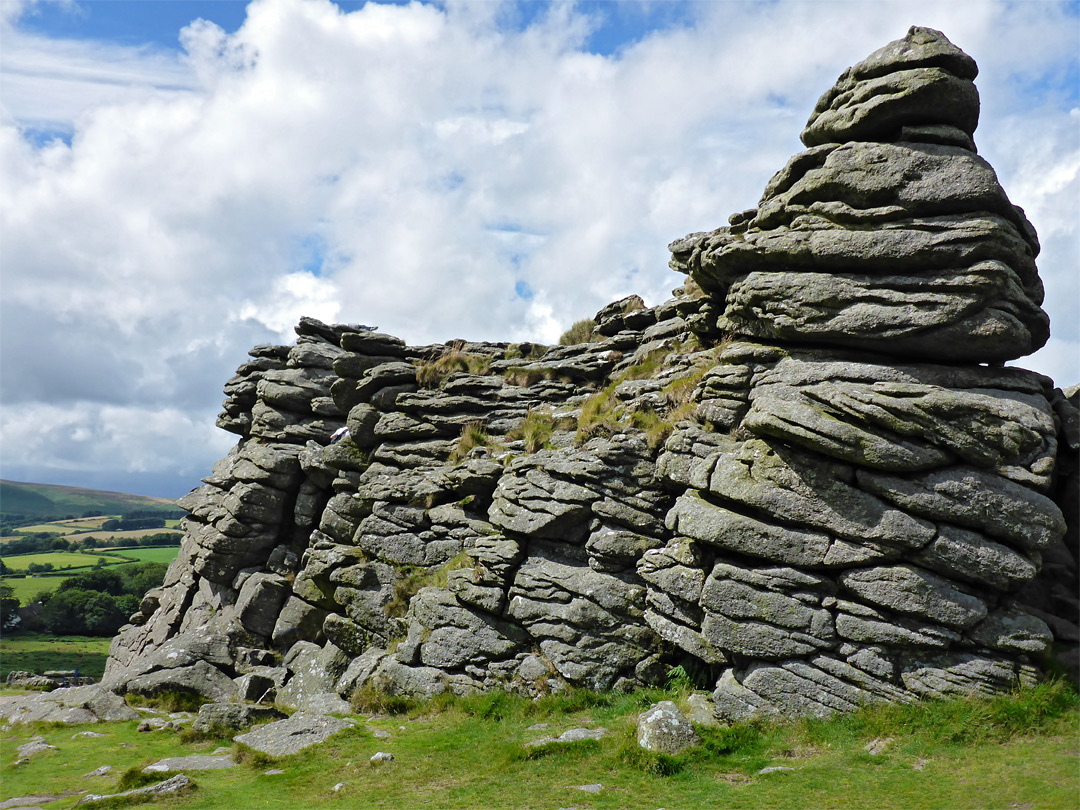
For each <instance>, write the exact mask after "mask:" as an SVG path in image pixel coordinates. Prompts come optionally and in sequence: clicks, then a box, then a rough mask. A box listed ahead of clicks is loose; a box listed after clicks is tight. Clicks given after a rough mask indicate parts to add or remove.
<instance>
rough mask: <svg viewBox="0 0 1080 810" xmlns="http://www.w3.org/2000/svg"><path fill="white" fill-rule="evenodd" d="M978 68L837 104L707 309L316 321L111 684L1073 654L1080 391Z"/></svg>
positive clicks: (692, 240) (901, 670)
mask: <svg viewBox="0 0 1080 810" xmlns="http://www.w3.org/2000/svg"><path fill="white" fill-rule="evenodd" d="M976 73H977V69H976V67H975V63H974V61H973V60H972V59H971V58H970V57H968V56H967V55H966V54H964V53H962V52H961V51H960V50H959V49H958V48H956V47H955V46H954V45H952V43H950V42H949V41H948V40H947V39H946V38H945V37H944V35H942V34H941V33H939V32H936V31H932V30H930V29H922V28H913V29H912V30H911V31H910V32H909V33H908V35H907V36H906V37H905V38H904V39H902V40H899V41H897V42H894V43H890V44H889V45H887V46H886V47H885V48H883V49H881V50H879V51H877V52H876V53H874V54H872V55H871V56H870V57H868V58H867V59H866V60H864V61H863V62H860V63H859V64H858V65H855V66H853V67H852V68H849V69H848V70H847V71H845V72H844V74H843V75H842V76H841V77H840V79H839V80H838V81H837V84H836V85H835V86H834V87H833V88H832V89H831V90H829V91H828V92H827V93H825V95H823V96H822V98H821V100H820V101H819V102H818V104H817V107H816V108H815V110H814V112H813V114H812V116H811V118H810V120H809V122H808V124H807V127H806V129H805V130H804V132H803V142H804V143H805V145H806V146H807V149H806V151H804V152H800V153H799V154H797V155H795V156H794V157H792V158H791V160H789V161H788V163H787V165H786V166H785V167H784V168H783V169H781V171H780V172H778V173H777V174H776V175H775V176H774V177H773V178H772V180H770V181H769V183H768V184H767V186H766V188H765V192H764V194H763V196H762V199H761V201H760V202H759V204H758V206H757V207H756V208H755V209H751V210H749V211H745V212H743V213H740V214H736V215H734V216H732V217H731V218H730V220H729V225H727V226H724V227H720V228H717V229H716V230H715V231H712V232H709V233H695V234H690V235H689V236H687V237H685V238H683V239H680V240H677V241H676V242H674V243H672V245H671V252H672V260H671V266H672V267H673V268H674V269H675V270H677V271H679V272H682V273H685V274H687V275H688V276H689V279H688V280H687V281H686V283H685V284H684V285H683V286H682V287H681V288H679V289H678V290H676V291H675V292H674V294H673V298H671V299H670V300H668V301H666V302H664V303H663V304H660V305H659V306H655V307H646V306H644V302H643V301H642V300H641V299H640V298H638V297H636V296H631V297H630V298H627V299H623V300H621V301H617V302H614V303H612V304H611V305H609V306H607V307H605V308H604V309H603V310H601V312H599V313H598V314H597V316H596V319H595V321H596V328H595V330H594V332H593V339H592V340H591V341H590V342H588V343H585V344H580V345H576V346H555V347H543V346H534V345H530V344H520V345H516V346H512V345H509V344H496V343H470V342H465V341H455V342H453V343H449V344H444V345H436V346H419V347H417V346H407V345H405V343H404V342H403V341H401V340H399V339H398V338H395V337H392V336H390V335H385V334H381V333H378V332H375V331H372V330H369V329H367V328H364V327H355V326H349V325H340V324H339V325H327V324H323V323H320V322H318V321H315V320H313V319H309V318H305V319H302V320H301V322H300V324H299V325H298V326H297V328H296V331H297V335H298V338H297V342H296V344H295V345H294V346H258V347H256V348H254V349H252V351H251V353H250V354H251V360H250V361H248V362H247V363H245V364H244V365H242V366H241V367H240V368H239V369H238V371H237V375H236V376H235V377H234V378H233V379H231V380H229V382H228V383H226V386H225V391H226V395H227V399H226V401H225V405H224V412H223V413H222V414H221V416H220V418H219V422H218V423H219V425H220V426H221V427H223V428H224V429H226V430H229V431H232V432H233V433H236V434H237V435H238V436H239V437H240V441H239V442H238V444H237V446H236V447H235V448H234V450H233V451H232V452H230V454H229V455H228V456H226V457H225V458H224V459H222V460H221V461H220V462H218V463H217V464H216V465H215V467H214V469H213V471H212V473H211V474H210V475H209V476H208V477H207V478H206V479H204V481H205V485H204V486H202V487H200V488H199V489H197V490H195V491H193V492H192V493H190V494H189V495H188V496H186V497H185V498H183V499H182V500H181V502H180V503H181V505H182V506H184V508H185V509H187V510H188V511H189V513H190V514H189V516H188V517H187V518H186V519H185V532H186V535H185V540H184V545H183V549H182V551H181V554H180V556H179V557H178V558H177V560H176V561H175V562H174V563H173V565H172V566H171V568H170V569H169V573H168V575H167V578H166V580H165V583H164V585H163V586H162V587H161V588H159V589H155V590H154V591H151V592H150V593H149V594H147V595H146V597H145V599H144V600H143V603H142V607H141V608H140V611H139V613H137V614H136V615H135V616H133V617H132V623H131V625H130V626H128V627H126V628H125V629H124V630H123V631H121V633H120V635H119V636H118V637H117V639H116V640H115V642H114V643H113V646H112V649H111V652H110V659H109V664H108V669H107V672H106V677H105V684H106V685H107V686H108V687H109V688H112V689H114V690H116V691H118V692H124V691H126V690H134V691H142V692H153V691H157V690H162V689H182V690H187V691H193V692H198V693H200V694H202V695H204V696H206V697H208V698H210V699H212V700H215V701H222V700H232V699H247V700H258V699H263V700H266V701H271V700H274V699H276V700H277V701H278V702H280V703H282V704H284V705H288V706H292V707H295V708H301V709H304V710H305V711H308V712H315V713H319V714H327V713H335V712H340V711H343V710H344V709H345V708H347V707H346V703H345V700H347V699H348V697H349V696H350V695H351V694H352V693H353V692H354V691H355V690H356V689H357V688H360V687H365V686H373V687H375V688H378V689H382V690H385V691H388V692H391V693H394V694H404V695H413V696H419V697H429V696H432V695H435V694H438V693H440V692H443V691H446V690H451V691H454V692H469V691H473V690H483V689H501V688H509V689H515V690H518V691H521V692H524V693H527V694H538V693H542V692H547V691H552V690H558V689H561V688H564V687H565V686H566V685H575V686H585V687H589V688H595V689H608V688H615V689H628V688H633V687H636V686H640V685H644V684H656V683H663V682H664V681H665V679H666V678H667V676H668V673H669V672H670V670H671V668H672V667H673V666H676V665H681V666H682V667H683V672H685V673H688V675H689V676H690V677H692V678H694V679H696V680H697V681H698V682H699V683H700V684H708V685H709V687H710V688H711V689H713V690H714V693H713V695H714V702H715V712H716V714H717V716H718V717H720V718H721V719H728V720H733V719H738V718H743V717H748V716H751V715H756V714H763V713H764V714H780V715H785V716H791V715H798V714H807V713H809V714H824V713H829V712H833V711H844V710H849V709H853V708H855V707H857V706H859V705H861V704H864V703H867V702H874V701H912V700H916V699H919V698H921V697H926V696H941V695H955V694H967V693H971V692H975V693H980V694H989V693H993V692H997V691H1001V690H1006V689H1009V688H1011V687H1012V686H1014V685H1015V684H1017V683H1027V682H1031V681H1034V680H1036V679H1037V678H1039V677H1040V673H1041V672H1042V671H1043V670H1044V668H1045V666H1046V663H1047V660H1048V656H1049V655H1050V654H1051V652H1052V651H1054V650H1055V649H1056V652H1057V653H1058V654H1059V655H1062V656H1063V657H1064V659H1065V660H1066V661H1067V662H1068V661H1069V660H1070V659H1069V656H1070V655H1071V656H1075V651H1076V645H1077V642H1078V641H1080V630H1078V627H1077V624H1078V615H1077V614H1078V602H1077V556H1078V553H1077V546H1078V540H1077V487H1078V480H1077V470H1078V467H1080V465H1078V463H1077V452H1078V448H1080V427H1078V418H1077V415H1078V411H1077V406H1078V404H1080V402H1078V395H1077V391H1076V390H1075V389H1070V390H1069V391H1068V392H1062V391H1060V390H1057V389H1055V388H1054V385H1053V383H1052V382H1051V381H1050V380H1049V379H1047V378H1045V377H1043V376H1041V375H1038V374H1035V373H1033V372H1029V371H1025V370H1023V369H1020V368H1005V367H1003V361H1006V360H1010V359H1014V358H1018V357H1021V356H1023V355H1025V354H1028V353H1030V352H1032V351H1034V350H1035V349H1037V348H1039V347H1040V346H1041V345H1042V344H1043V343H1045V341H1046V339H1047V337H1048V334H1049V331H1048V330H1049V327H1048V321H1047V317H1046V315H1045V313H1043V311H1042V310H1041V309H1040V304H1041V302H1042V287H1041V283H1040V281H1039V276H1038V272H1037V270H1036V266H1035V258H1036V256H1037V254H1038V251H1039V245H1038V240H1037V237H1036V235H1035V231H1034V229H1033V228H1032V226H1031V224H1030V223H1029V222H1028V221H1027V219H1026V217H1025V216H1024V213H1023V211H1021V210H1020V209H1019V208H1017V207H1016V206H1014V205H1013V204H1012V203H1011V202H1010V201H1009V199H1008V197H1007V195H1006V193H1005V191H1004V190H1003V189H1002V188H1001V186H1000V185H999V183H998V181H997V177H996V175H995V174H994V171H993V169H992V168H991V167H990V166H989V164H987V163H986V161H984V160H983V159H982V158H980V157H979V156H978V155H977V154H976V151H975V145H974V142H973V140H972V136H973V133H974V130H975V127H976V124H977V122H978V112H979V107H978V93H977V91H976V89H975V85H974V84H973V79H974V78H975V76H976Z"/></svg>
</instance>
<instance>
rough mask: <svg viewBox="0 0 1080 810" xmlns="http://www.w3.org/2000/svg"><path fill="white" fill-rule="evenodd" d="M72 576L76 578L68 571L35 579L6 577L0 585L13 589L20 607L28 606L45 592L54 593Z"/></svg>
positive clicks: (39, 576) (0, 580)
mask: <svg viewBox="0 0 1080 810" xmlns="http://www.w3.org/2000/svg"><path fill="white" fill-rule="evenodd" d="M71 576H74V574H72V573H71V572H70V571H68V572H65V573H63V574H59V575H57V576H42V575H41V574H38V575H37V576H33V577H4V578H3V579H0V583H3V584H4V585H8V586H10V587H11V591H12V593H13V595H14V596H15V598H16V599H18V600H19V604H20V605H27V604H29V603H30V600H31V599H33V598H34V597H35V596H37V595H38V594H39V593H42V592H43V591H48V592H49V593H52V592H53V591H55V590H56V589H57V588H59V587H60V583H61V582H63V581H64V580H65V579H67V578H68V577H71Z"/></svg>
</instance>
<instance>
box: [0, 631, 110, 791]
mask: <svg viewBox="0 0 1080 810" xmlns="http://www.w3.org/2000/svg"><path fill="white" fill-rule="evenodd" d="M111 643H112V638H102V637H99V636H54V635H51V634H49V633H27V632H25V631H24V632H19V633H11V634H9V635H5V636H4V637H3V638H0V682H4V681H6V680H7V676H8V673H9V672H11V671H12V670H13V669H21V670H25V671H27V672H44V671H46V670H49V669H78V670H79V674H81V675H88V676H90V677H91V678H95V679H98V680H100V679H101V676H102V675H104V674H105V661H106V659H108V657H109V645H110V644H111ZM4 745H5V744H4V743H3V742H0V748H2V747H3V746H4ZM5 759H6V757H4V756H3V755H0V765H2V764H3V763H4V761H5ZM5 777H6V773H5Z"/></svg>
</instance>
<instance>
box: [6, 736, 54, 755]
mask: <svg viewBox="0 0 1080 810" xmlns="http://www.w3.org/2000/svg"><path fill="white" fill-rule="evenodd" d="M15 750H16V751H18V752H19V757H20V758H21V759H25V758H26V757H32V756H33V755H34V754H40V753H42V752H44V751H55V750H56V746H55V745H49V744H48V743H47V742H45V738H44V737H31V738H30V741H29V742H26V743H23V744H22V745H20V746H19V747H18V748H16V749H15Z"/></svg>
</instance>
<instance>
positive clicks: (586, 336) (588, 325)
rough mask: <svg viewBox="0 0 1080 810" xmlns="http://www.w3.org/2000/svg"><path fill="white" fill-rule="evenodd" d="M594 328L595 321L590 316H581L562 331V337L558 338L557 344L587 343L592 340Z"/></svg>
mask: <svg viewBox="0 0 1080 810" xmlns="http://www.w3.org/2000/svg"><path fill="white" fill-rule="evenodd" d="M595 328H596V321H594V320H593V319H592V318H583V319H581V320H580V321H577V322H576V323H575V324H574V325H573V326H571V327H570V328H569V329H567V330H566V331H565V332H563V333H562V337H560V338H559V345H560V346H574V345H576V344H578V343H588V342H589V341H591V340H592V335H593V329H595Z"/></svg>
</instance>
